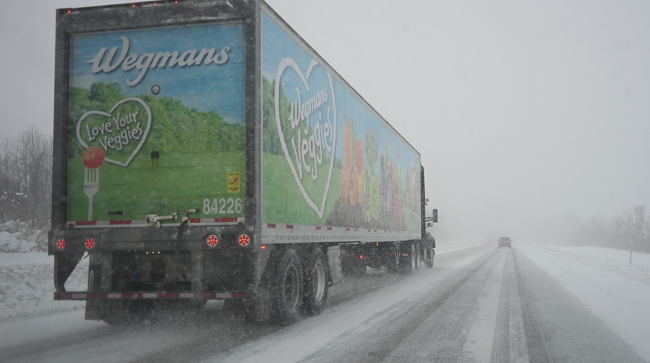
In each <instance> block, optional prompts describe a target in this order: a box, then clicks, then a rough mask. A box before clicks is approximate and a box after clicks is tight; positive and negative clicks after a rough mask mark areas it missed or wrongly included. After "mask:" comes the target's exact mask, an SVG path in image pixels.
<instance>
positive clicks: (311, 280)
mask: <svg viewBox="0 0 650 363" xmlns="http://www.w3.org/2000/svg"><path fill="white" fill-rule="evenodd" d="M54 96H55V103H54V134H53V140H54V161H53V163H54V164H53V192H52V228H51V231H50V233H49V245H48V253H49V254H50V255H54V284H55V287H56V291H55V293H54V299H55V300H85V301H86V315H85V318H86V319H89V320H103V321H105V322H107V323H109V324H125V323H129V322H135V321H141V320H142V319H145V318H146V317H147V316H148V315H149V314H152V312H154V311H156V309H160V308H162V307H181V308H183V309H199V308H201V307H202V306H203V305H204V304H205V303H206V301H207V300H218V299H223V300H226V302H227V304H228V305H229V306H236V307H239V308H241V309H242V311H244V312H245V313H246V314H247V316H248V317H251V318H253V319H255V320H270V321H276V322H280V323H291V322H293V321H295V320H296V319H298V318H299V316H300V315H302V314H318V313H320V312H321V310H322V309H323V307H324V306H325V304H326V301H327V296H328V289H329V288H330V287H331V286H332V285H334V284H336V283H338V282H340V281H342V279H343V276H344V274H359V273H363V272H364V271H365V269H366V267H375V268H379V267H385V268H387V269H389V270H390V271H392V272H408V271H415V270H417V269H418V268H419V267H420V264H421V262H423V261H424V262H426V265H427V266H429V267H431V266H432V264H433V256H434V254H435V252H434V250H433V248H434V247H435V241H433V238H432V237H431V236H430V235H429V236H426V235H425V233H426V227H427V223H428V220H427V219H426V218H425V204H426V201H427V199H426V198H425V192H424V169H423V168H422V165H421V161H420V158H421V156H420V154H419V153H418V152H417V150H415V149H414V148H413V146H411V144H409V142H408V141H406V140H405V139H404V138H403V137H402V136H401V135H400V134H399V133H398V132H397V131H396V130H395V129H394V128H393V127H392V126H391V125H390V124H389V123H388V122H387V121H386V120H384V118H383V117H382V116H381V115H380V114H379V113H378V112H377V111H376V110H375V109H374V108H372V107H371V106H370V105H369V104H368V103H367V102H366V101H365V100H364V99H363V98H362V97H361V96H360V95H359V94H358V93H357V92H356V91H355V90H354V88H352V86H350V84H348V83H347V82H346V81H345V80H344V79H343V77H341V76H340V75H339V74H338V73H337V72H336V71H335V70H334V69H333V68H332V67H331V66H330V65H329V64H328V63H327V62H325V61H324V60H323V58H322V57H321V56H319V55H318V53H316V51H315V50H314V49H312V48H311V47H310V46H309V45H308V44H307V43H306V42H305V41H304V40H303V39H302V38H301V37H300V36H299V35H298V34H297V33H296V32H295V31H294V30H293V29H292V28H291V27H290V26H289V25H288V24H287V23H286V22H285V21H284V20H283V19H282V18H281V17H280V16H279V15H278V14H277V13H276V12H275V11H274V10H273V9H271V7H269V5H268V4H266V3H265V2H264V1H260V0H228V1H225V0H224V1H221V0H211V1H207V0H185V1H183V0H179V1H152V2H142V3H133V4H131V3H130V4H123V5H110V6H99V7H86V8H74V9H59V10H57V15H56V62H55V92H54ZM434 213H435V211H434ZM434 215H435V216H436V218H437V214H434ZM83 258H88V266H89V267H88V287H87V289H86V291H68V290H66V288H65V283H66V280H67V279H68V277H69V276H70V274H71V273H72V271H73V270H74V269H75V268H76V267H77V266H78V264H79V262H80V260H81V259H83Z"/></svg>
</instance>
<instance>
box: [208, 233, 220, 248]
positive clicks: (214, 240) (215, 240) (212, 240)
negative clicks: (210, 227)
mask: <svg viewBox="0 0 650 363" xmlns="http://www.w3.org/2000/svg"><path fill="white" fill-rule="evenodd" d="M205 242H206V243H207V244H208V246H209V247H217V245H218V244H219V237H217V235H216V234H211V235H209V236H208V237H207V238H206V239H205Z"/></svg>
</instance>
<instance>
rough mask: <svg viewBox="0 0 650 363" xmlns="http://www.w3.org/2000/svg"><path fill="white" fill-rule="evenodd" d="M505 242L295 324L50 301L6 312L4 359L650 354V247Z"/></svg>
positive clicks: (448, 253) (380, 282)
mask: <svg viewBox="0 0 650 363" xmlns="http://www.w3.org/2000/svg"><path fill="white" fill-rule="evenodd" d="M495 247H496V246H494V245H492V244H489V245H479V246H466V247H465V248H457V249H447V250H445V251H439V252H438V255H437V257H436V261H435V264H434V268H433V269H427V268H424V267H423V268H422V269H421V270H420V271H419V272H418V273H416V274H415V275H411V276H408V275H393V274H388V273H386V272H385V271H384V270H371V269H369V270H368V272H367V273H366V274H365V275H364V276H360V277H353V278H346V281H345V282H343V283H341V284H339V285H337V286H335V287H334V288H333V289H332V290H331V295H330V300H329V303H328V305H329V306H328V308H327V309H326V310H325V311H324V312H323V313H322V314H321V315H319V316H316V317H310V318H305V319H303V320H301V321H299V322H298V323H296V324H294V325H292V326H288V327H277V326H273V325H265V324H258V323H249V322H245V321H243V320H242V319H241V318H239V317H237V316H233V315H232V314H231V313H229V312H228V311H224V310H223V308H222V306H223V304H222V303H220V302H212V303H210V304H209V305H208V306H207V307H206V308H205V309H204V310H203V311H202V312H200V313H199V314H198V315H195V316H180V317H173V318H170V320H169V322H168V323H167V324H161V325H155V326H142V327H131V328H115V327H110V326H107V325H106V324H104V323H99V322H88V321H84V320H83V312H81V311H65V310H64V311H63V312H61V311H58V310H51V306H49V305H45V307H44V308H45V309H49V310H47V312H48V314H38V313H35V315H33V316H30V315H27V314H20V315H16V316H13V317H10V318H5V319H4V320H0V360H1V361H3V362H4V361H13V362H39V361H43V362H45V361H47V362H70V361H88V362H153V361H156V362H259V361H264V362H336V363H340V362H398V361H399V362H402V361H404V362H430V361H436V362H437V361H443V362H444V361H457V362H488V361H494V362H551V361H567V362H574V361H577V362H583V361H584V362H611V361H621V362H641V361H643V360H646V361H647V360H650V359H649V358H650V354H649V353H648V349H647V348H646V347H645V346H644V337H646V336H647V334H646V331H647V329H646V330H643V327H644V326H646V327H647V326H650V325H649V324H648V322H647V320H644V319H647V311H650V308H649V307H648V306H647V301H648V300H650V299H649V297H650V284H649V283H647V282H645V281H644V277H643V276H644V273H645V270H644V267H643V266H645V265H644V263H645V262H644V261H643V258H644V257H643V256H641V257H640V258H639V260H638V265H639V266H640V267H639V266H637V267H635V269H634V270H630V268H629V267H627V268H626V267H625V266H623V265H622V264H618V262H616V261H609V260H607V258H606V257H607V255H603V256H601V255H599V254H598V253H595V254H594V253H593V250H589V249H588V248H583V249H582V250H580V249H578V250H575V251H568V250H566V251H553V250H550V249H547V248H540V247H519V246H517V247H516V248H514V249H513V250H510V249H507V248H502V249H496V248H495ZM610 251H611V250H610ZM612 266H617V267H612ZM648 266H650V263H649V264H648ZM630 271H632V272H630ZM9 315H12V314H9ZM13 315H15V314H13Z"/></svg>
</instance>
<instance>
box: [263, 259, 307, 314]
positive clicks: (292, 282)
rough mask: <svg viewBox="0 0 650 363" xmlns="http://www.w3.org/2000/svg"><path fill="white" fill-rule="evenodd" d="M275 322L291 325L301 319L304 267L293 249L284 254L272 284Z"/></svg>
mask: <svg viewBox="0 0 650 363" xmlns="http://www.w3.org/2000/svg"><path fill="white" fill-rule="evenodd" d="M272 289H273V292H272V294H271V296H272V301H273V313H274V316H273V318H274V320H275V321H276V322H277V323H280V324H291V323H293V322H295V321H296V320H298V318H299V317H300V308H301V305H302V296H303V278H302V265H301V264H300V258H298V255H297V254H296V252H295V251H294V250H292V249H288V250H286V251H285V252H284V254H283V255H282V257H281V258H280V261H279V263H278V265H277V268H276V270H275V274H274V276H273V283H272Z"/></svg>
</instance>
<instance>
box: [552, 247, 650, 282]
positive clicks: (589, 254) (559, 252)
mask: <svg viewBox="0 0 650 363" xmlns="http://www.w3.org/2000/svg"><path fill="white" fill-rule="evenodd" d="M542 249H544V250H546V252H548V253H550V254H553V255H555V256H557V257H561V258H566V259H570V260H574V261H577V262H581V263H584V264H585V265H589V266H592V267H596V268H599V269H602V270H606V271H610V272H613V273H616V274H618V275H621V276H624V277H627V278H629V279H632V280H636V281H640V282H645V283H647V284H650V255H648V254H644V253H637V252H634V253H632V263H631V264H630V251H623V250H615V249H611V248H602V247H590V246H583V247H574V246H560V247H542Z"/></svg>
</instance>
